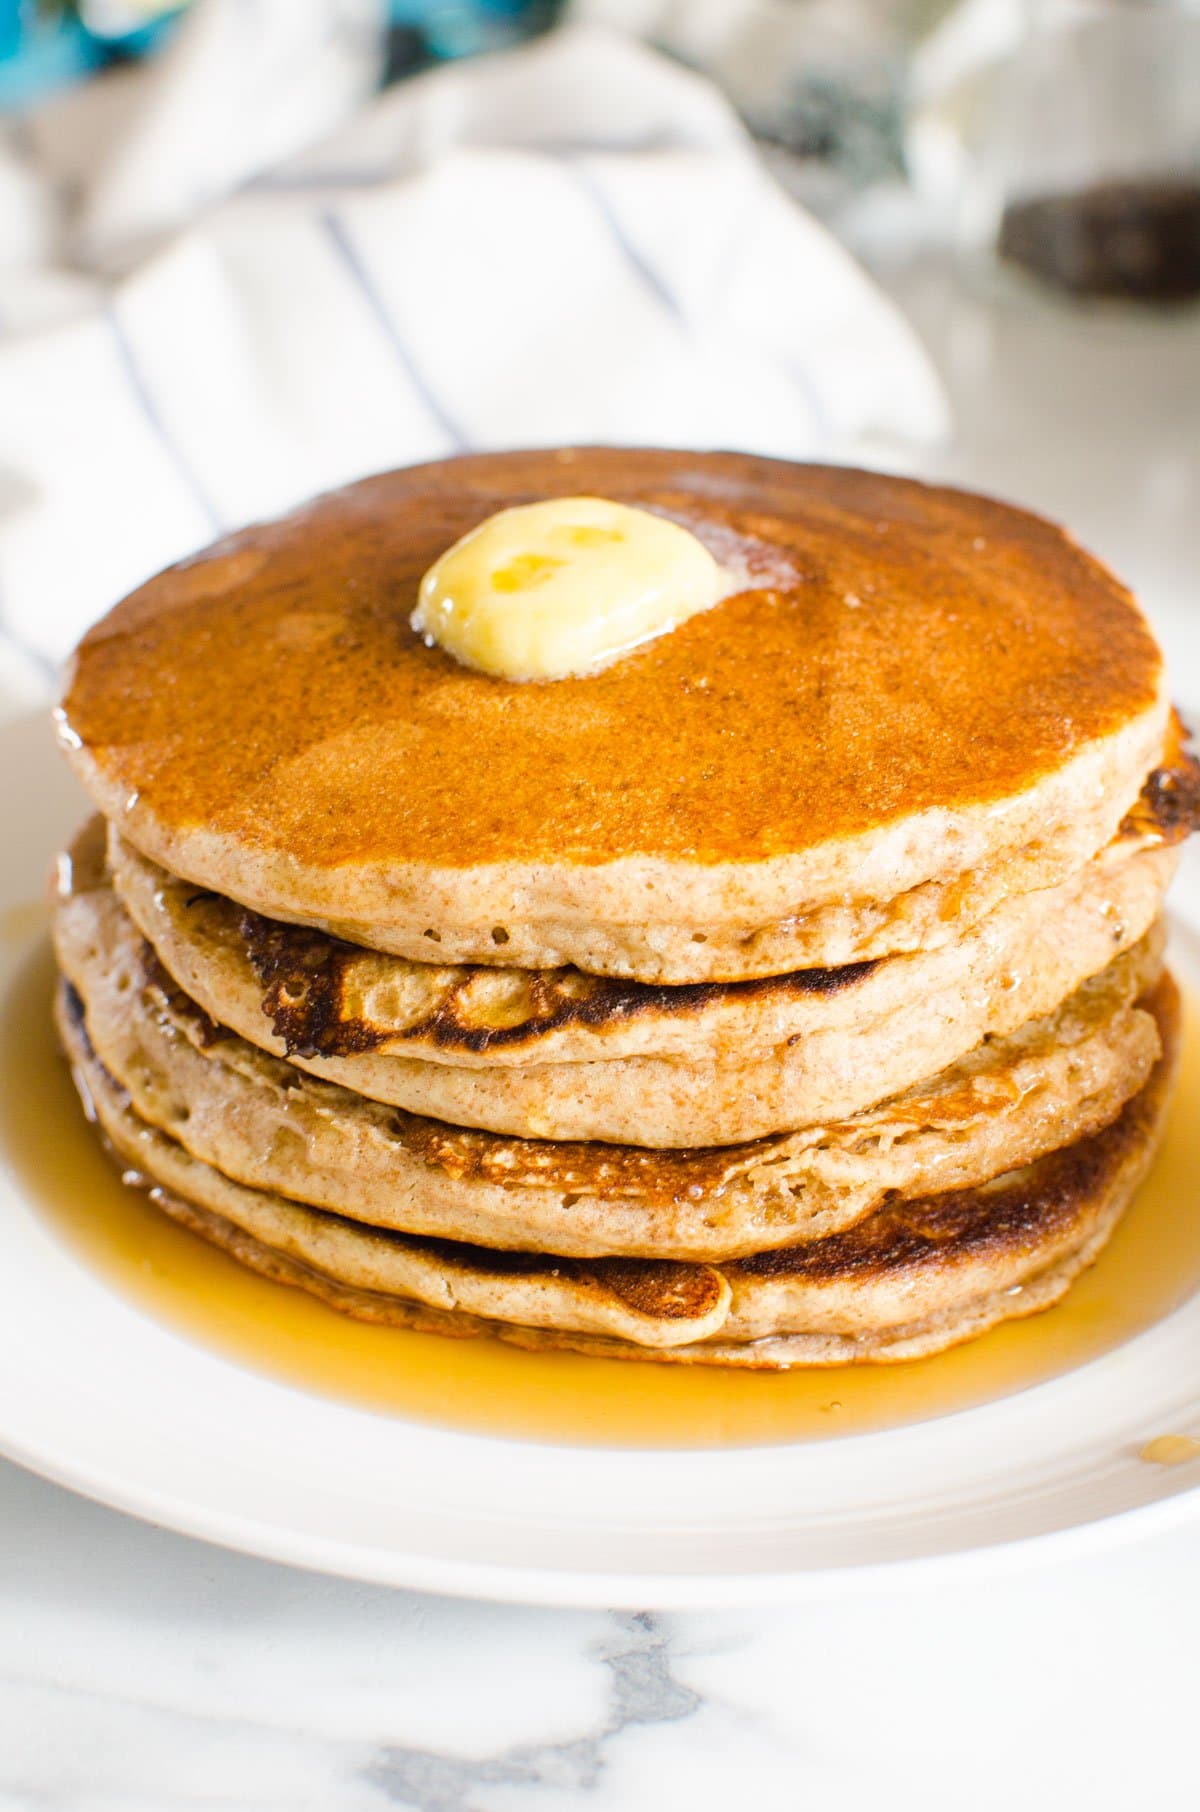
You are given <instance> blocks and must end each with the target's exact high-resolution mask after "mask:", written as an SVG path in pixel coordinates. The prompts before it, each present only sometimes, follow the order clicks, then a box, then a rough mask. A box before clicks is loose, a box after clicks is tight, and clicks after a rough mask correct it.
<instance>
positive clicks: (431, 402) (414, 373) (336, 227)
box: [322, 212, 471, 453]
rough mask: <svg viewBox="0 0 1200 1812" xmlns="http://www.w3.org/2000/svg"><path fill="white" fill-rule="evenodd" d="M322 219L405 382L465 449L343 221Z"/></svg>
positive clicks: (465, 439)
mask: <svg viewBox="0 0 1200 1812" xmlns="http://www.w3.org/2000/svg"><path fill="white" fill-rule="evenodd" d="M322 219H323V221H324V224H325V229H326V231H327V232H328V234H329V237H330V239H331V241H332V242H333V245H334V246H335V248H336V249H337V253H338V256H339V257H340V258H341V260H342V263H343V265H344V266H345V268H346V270H347V271H348V272H349V273H350V276H351V277H352V278H353V279H354V282H355V284H356V286H357V287H358V289H359V290H360V291H361V292H362V296H363V299H364V301H365V302H366V304H367V306H368V308H369V309H370V310H371V313H372V314H373V315H374V317H375V319H376V321H377V322H378V324H379V326H380V327H381V328H382V330H383V333H384V336H385V337H386V339H387V341H388V343H389V345H390V346H391V348H392V350H393V352H394V353H395V354H396V357H397V359H398V360H399V362H400V364H401V365H402V366H403V368H404V372H405V375H406V376H407V378H408V381H409V383H410V384H411V385H412V387H413V389H414V390H415V391H416V393H417V395H418V396H419V397H420V399H421V401H422V403H423V404H424V405H425V409H426V412H427V413H428V414H429V415H430V416H431V417H432V419H433V420H434V421H435V422H436V423H437V425H438V427H439V428H440V429H441V431H442V433H443V434H444V435H445V436H446V439H447V440H448V441H449V442H450V444H451V446H452V447H453V448H454V450H455V452H456V453H466V452H469V451H470V448H471V440H470V437H469V436H468V435H467V433H466V432H465V430H464V429H463V427H462V425H461V423H460V422H458V421H456V420H455V418H454V416H453V415H451V414H450V412H449V410H448V409H446V407H445V406H444V404H443V403H442V401H441V399H440V398H439V397H438V396H437V394H436V393H435V392H434V391H433V390H432V389H431V387H430V385H429V384H428V382H427V381H426V378H425V374H424V372H423V371H422V370H421V367H420V366H419V365H418V363H417V361H416V359H415V358H414V356H413V352H412V348H411V347H410V346H409V344H408V342H407V340H405V338H404V336H403V334H402V333H401V332H400V329H399V327H398V326H397V325H396V320H395V317H394V316H393V314H392V312H391V310H390V309H389V308H388V306H387V304H386V302H385V301H384V300H383V297H382V296H381V295H380V294H379V291H378V290H377V289H376V287H375V285H374V283H373V282H372V280H371V276H370V273H369V272H368V271H367V268H366V266H365V265H364V264H363V261H362V259H361V258H360V257H359V255H358V251H357V249H356V248H355V246H354V244H353V242H352V240H351V238H350V235H349V234H348V233H347V231H346V227H345V223H344V222H343V221H342V220H341V219H339V217H338V216H337V214H335V213H333V212H329V213H327V214H324V215H323V216H322Z"/></svg>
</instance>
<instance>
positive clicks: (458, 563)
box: [412, 497, 732, 680]
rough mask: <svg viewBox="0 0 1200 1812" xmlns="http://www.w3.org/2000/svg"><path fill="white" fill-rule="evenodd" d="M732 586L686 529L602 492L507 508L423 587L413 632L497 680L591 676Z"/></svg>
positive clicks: (467, 538)
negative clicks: (615, 501)
mask: <svg viewBox="0 0 1200 1812" xmlns="http://www.w3.org/2000/svg"><path fill="white" fill-rule="evenodd" d="M731 589H732V587H731V583H730V580H729V577H728V575H727V574H725V573H723V572H722V570H721V568H720V567H719V566H718V565H717V562H716V561H715V560H714V559H713V557H712V555H711V554H710V553H709V551H708V549H707V548H706V547H705V546H704V545H703V543H701V542H700V541H697V539H696V537H695V536H694V535H691V534H689V533H688V531H687V529H685V528H681V527H680V526H679V524H678V523H676V522H669V521H668V520H667V518H666V517H665V516H655V515H654V514H652V512H651V511H649V510H638V509H632V508H630V506H629V505H627V504H623V503H610V502H609V501H608V500H607V499H606V498H603V497H556V498H553V499H551V500H550V501H548V502H546V503H529V504H523V505H520V506H519V507H518V508H516V509H511V510H501V511H500V513H499V514H498V515H496V516H490V517H489V518H488V519H487V521H486V522H482V523H480V525H479V527H478V528H477V529H472V531H471V533H470V534H469V535H464V536H463V538H462V540H461V541H456V542H455V544H454V546H453V547H451V548H449V549H448V550H447V551H446V553H444V554H443V555H442V557H441V559H440V560H438V561H436V562H435V563H434V565H433V566H431V567H430V569H429V571H428V572H427V573H426V574H425V577H424V578H423V579H422V581H421V590H420V598H419V602H418V604H417V608H416V610H415V612H414V613H413V618H412V626H413V628H414V629H415V630H416V631H417V633H418V634H419V635H423V636H424V637H425V639H426V640H427V641H429V642H431V643H432V642H437V643H440V645H441V646H442V647H443V648H444V649H445V650H446V651H447V653H448V654H452V655H454V657H455V658H456V659H457V660H460V661H462V662H463V664H464V665H465V666H467V667H476V668H478V669H480V671H481V672H483V673H490V674H493V675H494V676H495V677H496V678H499V679H508V680H545V679H565V678H566V677H567V676H568V675H570V674H585V673H594V672H595V671H596V670H597V669H598V668H600V667H604V666H607V665H608V663H609V662H610V661H614V660H616V659H617V658H618V657H619V656H620V655H622V654H628V653H629V651H630V650H631V649H633V648H636V647H638V646H639V645H640V644H641V643H642V642H648V641H650V640H651V639H652V638H653V637H654V636H659V635H664V634H665V633H666V632H667V630H669V629H674V628H676V627H677V626H678V625H679V624H680V623H682V622H684V621H685V620H686V619H687V618H688V617H690V616H694V615H695V614H696V612H697V611H701V610H708V609H710V608H711V607H712V605H714V604H716V603H717V602H718V600H719V599H721V598H723V597H725V596H727V595H728V593H729V592H730V590H731Z"/></svg>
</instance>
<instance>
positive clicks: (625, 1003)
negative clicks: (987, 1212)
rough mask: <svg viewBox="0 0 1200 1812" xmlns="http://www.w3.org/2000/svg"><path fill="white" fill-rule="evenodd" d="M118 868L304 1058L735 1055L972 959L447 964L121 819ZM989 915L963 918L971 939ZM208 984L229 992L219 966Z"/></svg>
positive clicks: (887, 1005)
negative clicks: (189, 857)
mask: <svg viewBox="0 0 1200 1812" xmlns="http://www.w3.org/2000/svg"><path fill="white" fill-rule="evenodd" d="M1194 775H1195V764H1189V763H1188V762H1187V761H1186V759H1185V758H1183V757H1182V755H1180V756H1178V757H1177V758H1176V761H1175V763H1174V765H1173V766H1172V767H1170V768H1165V767H1164V768H1160V769H1159V770H1157V771H1156V773H1155V775H1154V776H1152V778H1151V781H1150V782H1148V783H1147V785H1146V787H1145V788H1143V791H1142V794H1141V796H1140V798H1139V800H1138V803H1137V806H1136V807H1135V808H1134V811H1133V812H1132V813H1130V815H1129V816H1128V817H1127V819H1126V821H1125V823H1124V824H1123V825H1122V827H1121V831H1120V833H1119V835H1118V837H1117V838H1116V839H1114V843H1113V844H1112V845H1110V848H1109V851H1108V856H1107V858H1106V859H1116V858H1117V857H1118V856H1119V854H1120V853H1121V851H1122V850H1127V851H1129V852H1132V851H1133V849H1134V848H1135V847H1155V846H1163V845H1168V844H1174V843H1176V842H1178V841H1180V840H1182V838H1183V837H1184V836H1185V835H1186V834H1187V832H1188V830H1189V829H1190V828H1191V822H1192V817H1193V815H1194V811H1193V807H1192V798H1191V791H1190V790H1189V788H1190V783H1192V782H1193V780H1194ZM91 835H95V836H97V837H98V832H96V833H89V836H91ZM87 859H91V858H87ZM78 860H79V861H80V862H83V861H84V860H85V858H84V857H83V856H82V854H81V855H80V856H79V858H78ZM98 860H99V858H98V856H97V857H96V858H95V861H97V862H98ZM108 863H109V868H110V870H111V873H112V878H113V884H114V886H115V887H116V888H117V891H118V892H119V893H120V894H121V896H122V898H123V899H124V901H125V903H126V905H127V907H128V908H129V910H130V912H131V913H132V915H133V917H134V918H135V920H136V921H137V922H138V924H139V925H140V926H141V927H142V929H143V931H144V932H145V934H146V936H147V937H148V938H149V939H150V940H151V942H152V943H154V944H155V945H156V946H157V948H158V949H159V951H160V952H161V954H162V957H163V960H164V962H166V964H167V966H168V967H169V968H170V969H172V970H173V972H174V973H175V974H177V975H178V976H179V977H180V979H181V980H183V981H184V983H185V984H187V983H188V982H189V978H196V977H201V976H203V975H204V973H205V971H206V970H211V969H212V967H213V965H214V963H215V964H217V965H218V966H219V967H222V968H224V969H225V970H226V971H227V972H229V973H230V974H231V975H233V976H235V977H236V978H237V979H236V984H235V985H237V986H238V987H239V989H240V990H241V992H243V993H244V994H246V995H247V997H248V998H249V996H250V995H251V994H253V995H254V997H255V998H257V1000H258V1003H259V1005H260V1006H261V1010H262V1012H263V1013H264V1014H265V1015H266V1017H267V1019H268V1020H269V1021H270V1024H271V1029H272V1031H273V1032H274V1033H275V1035H276V1037H277V1038H278V1039H279V1040H281V1041H282V1043H283V1046H284V1048H285V1050H286V1051H287V1053H288V1054H289V1055H292V1054H295V1053H298V1054H299V1055H300V1056H303V1057H340V1056H350V1055H354V1054H361V1053H364V1052H368V1051H373V1052H377V1053H380V1054H390V1055H392V1056H398V1057H404V1056H409V1057H418V1058H420V1059H422V1060H423V1061H425V1062H435V1063H436V1062H440V1063H448V1064H453V1065H457V1066H465V1067H467V1068H471V1067H478V1068H491V1067H493V1066H495V1065H513V1066H516V1065H521V1064H526V1063H530V1062H532V1063H549V1062H577V1061H581V1060H582V1061H587V1060H590V1059H594V1058H599V1057H618V1056H623V1057H629V1056H644V1055H650V1056H670V1057H682V1058H684V1059H686V1060H687V1061H690V1062H696V1061H697V1060H699V1059H702V1058H711V1059H714V1060H718V1061H724V1060H726V1059H729V1058H731V1057H735V1056H736V1055H737V1054H738V1053H744V1052H755V1051H758V1052H761V1051H762V1050H763V1049H765V1048H770V1047H772V1046H777V1045H780V1044H782V1043H784V1042H786V1041H787V1040H788V1039H789V1038H792V1037H806V1036H811V1035H812V1033H813V1032H815V1031H820V1030H824V1029H826V1028H828V1027H830V1026H834V1025H842V1026H847V1025H851V1024H853V1025H855V1026H859V1027H863V1028H866V1027H868V1026H871V1025H874V1026H879V1025H881V1023H882V1022H883V1020H884V1019H885V1017H886V1016H887V1015H888V1014H889V1013H890V1012H891V1011H893V1010H894V1009H895V1007H896V1006H897V1004H898V1003H902V1002H903V1001H904V999H905V998H906V996H907V997H909V998H911V997H912V996H913V995H919V996H920V997H921V998H922V999H923V1000H925V1001H927V1002H929V1001H936V1000H937V999H938V998H939V996H940V995H942V994H944V992H945V989H946V986H947V985H948V979H950V978H953V976H954V975H955V974H957V973H959V972H960V970H961V957H959V956H956V955H955V954H954V952H953V951H951V950H948V949H946V948H945V943H946V942H951V941H953V940H951V939H949V938H947V939H946V940H945V942H939V943H938V944H936V945H935V946H934V947H933V948H932V949H929V948H927V949H926V950H925V951H923V952H922V953H920V954H917V953H912V955H911V960H909V961H907V962H900V963H894V962H893V963H889V962H886V961H879V962H876V963H872V964H865V963H857V964H852V965H850V966H848V967H843V968H840V969H802V970H799V971H796V972H794V973H792V974H790V975H780V976H769V977H762V978H760V979H758V980H757V981H750V982H730V983H720V982H706V983H694V984H692V985H691V986H687V987H672V988H666V987H651V986H648V985H647V984H645V983H642V982H621V981H616V980H613V979H612V978H609V977H601V976H593V975H584V974H583V973H582V972H581V971H580V970H578V969H557V970H554V969H552V970H532V971H530V970H522V969H500V968H490V967H484V966H481V965H478V964H477V965H473V966H471V967H461V966H460V967H446V966H436V965H434V964H430V963H413V962H410V961H408V960H407V959H406V958H404V957H395V956H387V955H383V954H381V953H380V952H378V951H374V950H365V949H362V948H360V947H359V946H357V945H354V944H347V943H344V942H342V941H341V940H339V939H336V938H331V937H329V936H328V935H327V934H326V933H324V932H320V931H314V930H311V929H309V928H307V927H303V926H296V925H289V924H286V923H284V922H282V921H280V920H277V919H267V918H264V917H262V916H261V915H260V914H258V913H253V912H248V911H246V910H245V909H244V908H241V907H238V906H236V905H234V903H233V902H232V901H230V900H227V899H224V898H223V897H222V896H221V895H220V894H214V893H209V892H207V891H205V890H202V889H197V888H195V887H193V886H192V885H190V884H189V883H188V882H186V881H178V880H176V879H174V877H172V876H171V875H169V874H168V873H167V872H166V870H165V869H162V868H159V867H158V866H157V864H155V863H153V862H150V861H148V860H147V858H146V857H144V856H141V855H139V854H138V852H137V851H136V850H134V849H133V848H132V846H131V845H130V844H128V843H126V842H125V841H124V840H123V838H122V837H121V836H120V835H119V833H118V832H116V831H115V830H110V832H109V839H108ZM1057 901H1058V896H1057V894H1056V893H1055V891H1054V890H1052V889H1041V890H1039V891H1038V892H1036V893H1035V894H1033V895H1032V896H1031V897H1030V899H1029V902H1028V907H1027V912H1028V913H1029V914H1030V915H1033V916H1036V914H1037V910H1038V908H1039V906H1040V907H1041V908H1042V910H1043V912H1044V913H1052V912H1053V911H1054V909H1055V907H1056V905H1057ZM977 924H978V921H977V920H973V919H967V920H964V921H963V922H962V923H960V924H959V925H958V926H957V927H956V938H957V941H958V942H960V943H961V942H962V940H963V938H964V936H965V934H966V933H967V932H969V931H971V930H972V929H973V928H974V927H975V926H976V925H977ZM980 929H981V930H982V927H980ZM193 985H194V986H198V987H199V988H200V990H201V991H202V992H203V993H204V994H206V995H207V996H210V997H212V998H214V999H216V998H219V992H220V984H219V983H216V982H214V980H213V979H212V978H211V977H210V978H209V979H208V980H207V981H199V982H194V983H193Z"/></svg>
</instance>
